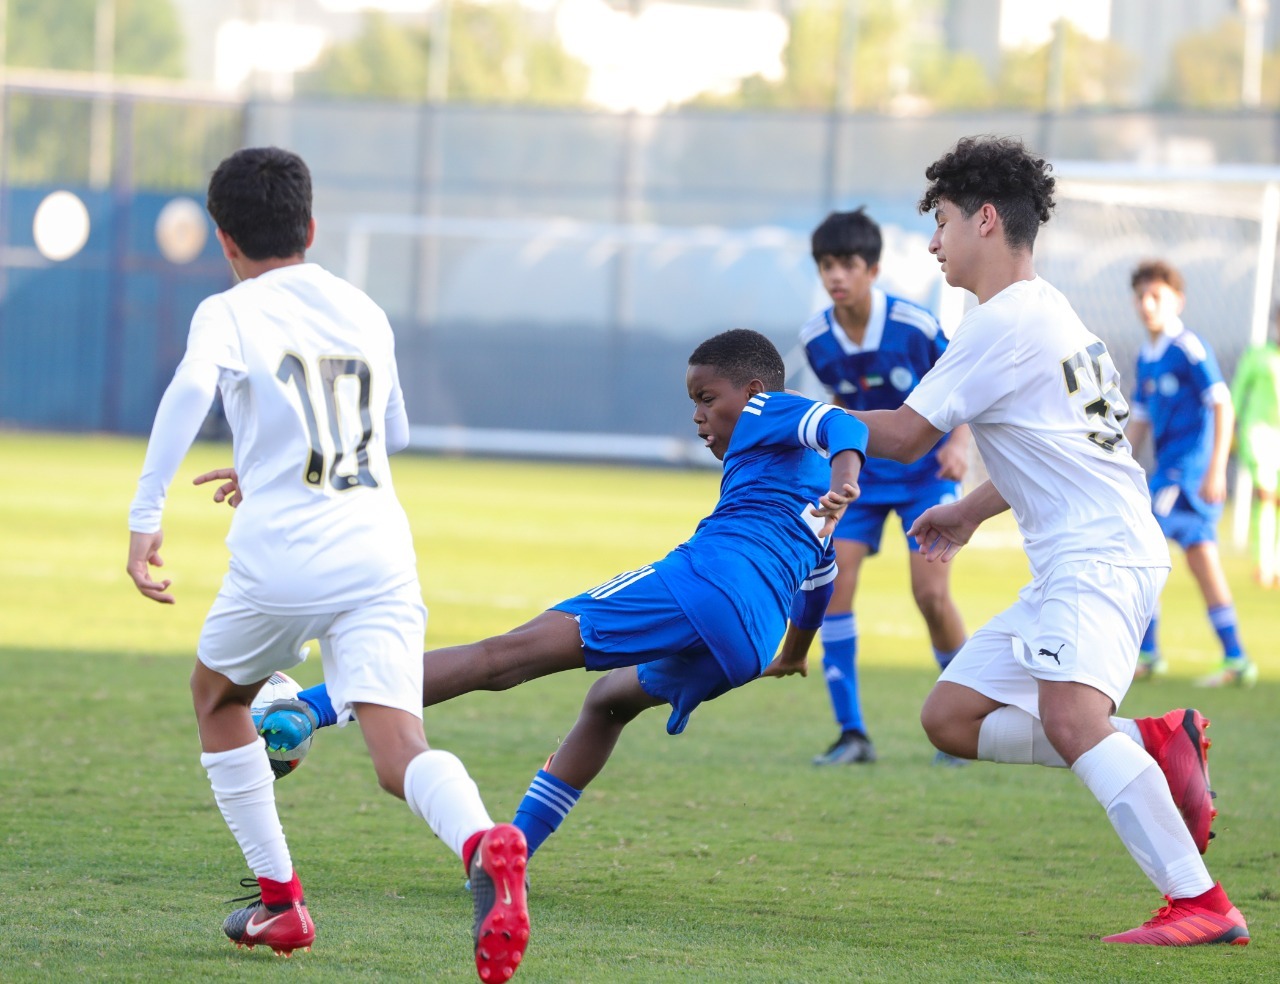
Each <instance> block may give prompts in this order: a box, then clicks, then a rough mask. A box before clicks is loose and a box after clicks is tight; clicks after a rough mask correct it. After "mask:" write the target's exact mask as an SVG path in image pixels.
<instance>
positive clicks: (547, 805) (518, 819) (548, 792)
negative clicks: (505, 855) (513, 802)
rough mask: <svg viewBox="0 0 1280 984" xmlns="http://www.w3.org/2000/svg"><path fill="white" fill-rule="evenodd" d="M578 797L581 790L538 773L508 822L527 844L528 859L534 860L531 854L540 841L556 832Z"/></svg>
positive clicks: (540, 771) (545, 772)
mask: <svg viewBox="0 0 1280 984" xmlns="http://www.w3.org/2000/svg"><path fill="white" fill-rule="evenodd" d="M581 795H582V790H581V789H574V788H573V787H572V786H570V785H569V784H568V783H567V782H565V781H564V780H563V779H557V778H556V777H555V776H553V775H552V774H551V773H550V772H547V771H546V770H545V769H539V770H538V774H537V775H536V776H534V777H533V782H531V783H529V791H528V792H527V793H525V794H524V799H522V800H521V801H520V805H519V806H517V807H516V815H515V817H514V819H512V821H511V822H512V823H513V824H515V825H516V826H517V827H519V828H520V830H521V832H523V833H524V839H525V840H526V841H528V842H529V857H533V852H534V851H536V850H537V849H538V848H540V847H541V846H542V842H543V841H545V840H546V839H547V838H548V837H550V836H551V835H552V834H554V833H555V832H556V828H558V827H559V826H560V823H561V821H563V820H564V818H565V817H567V816H568V815H569V811H570V810H572V809H573V807H574V804H575V803H577V802H578V797H579V796H581Z"/></svg>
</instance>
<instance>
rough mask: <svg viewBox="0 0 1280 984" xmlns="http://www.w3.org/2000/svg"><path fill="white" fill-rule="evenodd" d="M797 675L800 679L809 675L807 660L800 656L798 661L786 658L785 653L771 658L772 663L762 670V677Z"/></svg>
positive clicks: (805, 657)
mask: <svg viewBox="0 0 1280 984" xmlns="http://www.w3.org/2000/svg"><path fill="white" fill-rule="evenodd" d="M795 673H799V674H800V675H801V676H802V677H807V676H808V675H809V658H808V657H807V656H804V655H802V656H800V658H799V659H794V658H788V657H787V654H786V653H785V652H783V653H779V654H778V655H777V656H775V657H773V662H772V663H770V664H769V665H768V666H766V667H765V668H764V672H763V673H761V674H760V675H761V676H762V677H779V678H781V677H785V676H791V675H792V674H795Z"/></svg>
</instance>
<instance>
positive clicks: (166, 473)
mask: <svg viewBox="0 0 1280 984" xmlns="http://www.w3.org/2000/svg"><path fill="white" fill-rule="evenodd" d="M214 379H216V382H217V386H218V388H219V389H220V390H221V392H222V399H223V405H224V407H225V410H226V415H227V420H228V422H229V423H230V425H231V430H232V433H233V435H234V458H235V467H236V471H237V472H238V474H239V478H240V487H241V490H242V491H243V493H244V502H243V503H242V504H241V505H240V507H239V508H238V509H237V510H236V512H235V516H234V518H233V520H232V523H231V531H230V533H229V534H228V536H227V546H228V547H229V548H230V549H231V563H230V570H229V572H228V574H227V577H226V580H225V581H224V584H223V592H224V594H227V595H229V596H231V597H233V598H236V599H239V600H241V601H243V602H244V603H245V604H246V605H249V606H250V607H252V608H254V609H256V610H258V611H262V612H267V613H274V614H291V615H292V614H308V613H322V612H333V611H343V610H347V609H350V608H353V607H355V606H357V605H359V604H361V603H363V602H365V601H368V600H371V599H375V598H378V597H380V596H382V595H383V594H384V593H386V592H388V591H390V590H392V589H394V588H396V587H399V586H401V585H404V584H407V583H410V582H416V579H417V565H416V560H415V557H414V551H413V539H412V536H411V533H410V530H409V523H408V519H407V517H406V516H405V513H404V510H403V509H402V508H401V506H400V503H399V501H398V500H397V499H396V495H395V490H394V488H393V486H392V483H391V471H390V466H389V464H388V461H387V455H388V439H387V438H388V431H389V430H390V431H391V433H392V441H391V448H392V450H398V449H399V448H400V447H402V446H403V445H404V443H405V440H406V439H407V434H408V422H407V418H406V416H405V411H404V397H403V394H402V392H401V390H400V381H399V377H398V374H397V371H396V361H395V346H394V338H393V335H392V332H391V326H390V325H389V324H388V322H387V318H386V315H385V314H384V313H383V311H382V309H381V308H379V307H378V306H377V305H376V304H375V303H374V302H373V301H372V300H370V299H369V298H368V297H367V296H366V295H365V294H364V293H362V292H361V291H360V290H358V289H356V288H355V287H353V286H351V285H350V284H348V283H346V282H345V281H343V280H341V279H339V278H338V277H335V276H333V275H332V274H330V273H328V272H327V271H325V270H324V269H322V268H321V267H319V266H316V265H315V264H310V263H306V264H294V265H290V266H285V267H280V268H278V269H275V270H272V271H269V272H267V273H264V274H261V275H260V276H257V277H254V278H252V279H250V280H246V281H244V282H242V283H239V284H237V285H236V286H235V287H232V288H231V289H230V290H227V291H224V292H223V293H221V294H217V295H215V296H213V297H210V298H208V299H207V300H205V301H204V302H203V303H202V304H201V305H200V306H199V308H197V310H196V313H195V315H194V317H193V318H192V321H191V332H190V335H189V337H188V339H187V351H186V355H185V357H184V359H183V363H182V365H181V366H179V369H178V372H177V373H176V374H175V380H174V383H173V384H171V386H170V391H175V392H176V391H179V390H180V389H181V383H182V382H183V381H184V380H185V381H193V382H192V383H191V386H190V389H191V390H192V391H193V392H194V393H196V394H200V393H202V392H203V390H202V388H201V387H202V382H201V381H202V380H210V381H212V380H214ZM211 396H212V390H210V391H209V392H208V395H207V396H206V397H205V398H204V399H203V401H202V400H200V399H199V398H192V399H171V394H170V392H168V391H167V392H166V397H165V400H164V401H162V403H161V407H160V410H159V411H158V412H157V415H156V424H155V428H154V430H153V432H152V442H151V446H149V447H148V453H147V459H148V460H147V465H146V466H144V470H143V477H142V480H141V481H140V482H139V486H138V496H137V498H136V499H135V500H134V507H133V510H132V512H131V516H130V528H131V529H135V530H139V531H142V532H147V531H149V530H154V529H157V528H159V515H160V508H161V507H162V505H163V501H164V491H165V489H166V488H167V487H168V485H169V482H170V481H171V480H172V479H173V474H174V471H175V470H176V468H177V464H178V462H180V461H181V457H182V454H184V453H185V451H186V449H187V447H188V446H189V444H190V440H191V437H192V436H194V434H195V432H196V429H198V427H199V424H200V421H201V420H202V419H203V416H204V413H205V412H207V410H208V407H209V402H210V400H209V398H210V397H211ZM193 417H194V418H195V419H194V422H193V420H192V419H191V418H193ZM175 418H180V419H175ZM175 435H178V436H177V437H175ZM166 444H168V445H181V448H180V453H179V454H177V456H176V458H175V457H174V455H173V454H172V451H173V447H169V448H166V447H164V445H166ZM157 445H160V446H159V447H156V446H157ZM166 451H168V452H169V453H167V454H166Z"/></svg>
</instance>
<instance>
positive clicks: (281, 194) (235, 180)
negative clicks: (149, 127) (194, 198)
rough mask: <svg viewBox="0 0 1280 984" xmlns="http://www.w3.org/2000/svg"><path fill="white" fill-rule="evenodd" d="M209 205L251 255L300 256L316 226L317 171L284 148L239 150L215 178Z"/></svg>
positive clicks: (219, 222) (227, 232) (215, 217)
mask: <svg viewBox="0 0 1280 984" xmlns="http://www.w3.org/2000/svg"><path fill="white" fill-rule="evenodd" d="M205 207H206V208H208V210H209V215H211V216H212V217H213V221H214V222H215V223H216V224H217V226H218V228H219V229H221V230H222V231H223V233H224V234H225V235H227V236H230V237H231V239H232V240H233V241H234V242H235V244H236V245H237V246H238V247H239V248H240V251H241V252H242V253H244V255H245V256H247V257H248V258H249V259H251V260H268V259H276V258H280V259H284V258H287V257H290V256H298V255H300V254H302V253H305V252H306V249H307V230H308V229H309V227H310V225H311V172H310V171H309V170H307V165H306V164H305V163H304V162H303V160H302V158H301V157H299V156H298V155H297V154H294V153H292V152H291V151H288V150H281V149H280V148H279V147H247V148H245V149H244V150H237V151H236V152H235V153H234V154H232V155H231V156H230V157H228V158H227V159H226V160H224V161H223V162H222V163H221V164H219V165H218V167H217V169H216V170H215V171H214V172H213V177H211V178H210V179H209V194H208V197H207V198H206V199H205Z"/></svg>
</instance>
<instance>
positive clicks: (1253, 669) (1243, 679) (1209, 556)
mask: <svg viewBox="0 0 1280 984" xmlns="http://www.w3.org/2000/svg"><path fill="white" fill-rule="evenodd" d="M1186 558H1187V568H1188V569H1189V570H1190V571H1191V575H1192V577H1194V578H1195V579H1196V584H1197V585H1199V587H1200V594H1201V595H1203V596H1204V603H1205V607H1206V608H1207V609H1208V612H1209V620H1210V622H1212V624H1213V627H1214V631H1215V632H1217V633H1218V637H1219V638H1220V639H1222V641H1223V647H1224V650H1225V653H1224V660H1223V662H1222V665H1221V666H1220V667H1219V669H1218V670H1217V671H1216V672H1214V673H1211V674H1209V675H1208V676H1205V677H1201V678H1200V679H1199V680H1197V681H1196V684H1197V685H1198V686H1202V687H1222V686H1229V685H1241V686H1251V685H1252V684H1253V683H1254V682H1256V680H1257V679H1258V668H1257V666H1255V665H1254V664H1253V663H1252V662H1251V661H1250V660H1249V658H1248V657H1247V656H1245V655H1244V653H1243V651H1242V650H1241V649H1240V644H1239V641H1238V639H1237V637H1236V622H1235V618H1236V617H1235V605H1234V603H1233V601H1232V598H1231V587H1230V585H1228V584H1227V576H1226V574H1225V573H1224V572H1223V570H1222V560H1221V559H1220V557H1219V555H1218V545H1217V544H1216V543H1214V542H1213V541H1212V540H1206V541H1203V542H1201V543H1193V544H1192V545H1191V546H1189V547H1187V549H1186ZM1220 618H1225V619H1227V621H1226V622H1220V621H1219V619H1220ZM1224 627H1225V628H1224ZM1229 643H1230V644H1229Z"/></svg>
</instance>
